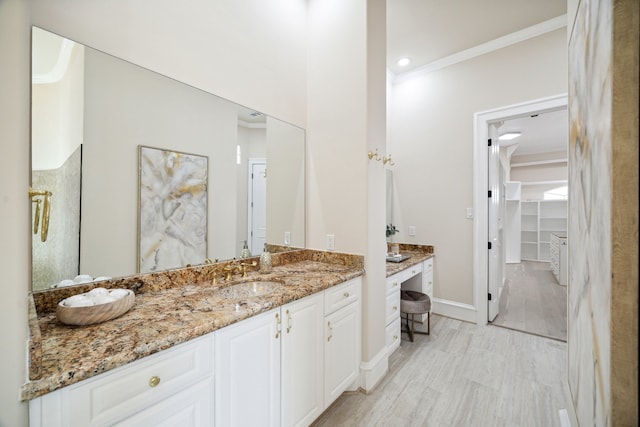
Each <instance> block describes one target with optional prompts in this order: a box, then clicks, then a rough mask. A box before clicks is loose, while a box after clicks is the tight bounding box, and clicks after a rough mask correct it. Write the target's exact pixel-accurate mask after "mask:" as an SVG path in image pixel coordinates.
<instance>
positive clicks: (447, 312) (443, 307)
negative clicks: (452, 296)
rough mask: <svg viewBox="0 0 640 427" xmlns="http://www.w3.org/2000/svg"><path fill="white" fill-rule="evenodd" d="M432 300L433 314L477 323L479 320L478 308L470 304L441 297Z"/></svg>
mask: <svg viewBox="0 0 640 427" xmlns="http://www.w3.org/2000/svg"><path fill="white" fill-rule="evenodd" d="M432 302H433V305H432V309H431V313H433V314H439V315H441V316H446V317H451V318H452V319H458V320H462V321H465V322H471V323H476V322H477V320H478V310H477V309H476V308H475V307H474V306H472V305H470V304H463V303H459V302H456V301H451V300H446V299H441V298H434V299H433V301H432Z"/></svg>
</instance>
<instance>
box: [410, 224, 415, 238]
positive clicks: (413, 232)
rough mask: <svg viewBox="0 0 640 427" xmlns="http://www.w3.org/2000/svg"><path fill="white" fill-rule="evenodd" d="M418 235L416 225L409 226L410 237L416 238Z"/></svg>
mask: <svg viewBox="0 0 640 427" xmlns="http://www.w3.org/2000/svg"><path fill="white" fill-rule="evenodd" d="M415 235H416V226H415V225H410V226H409V236H415Z"/></svg>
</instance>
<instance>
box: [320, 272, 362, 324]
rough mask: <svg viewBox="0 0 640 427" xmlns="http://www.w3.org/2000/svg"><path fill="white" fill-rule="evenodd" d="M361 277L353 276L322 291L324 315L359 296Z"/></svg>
mask: <svg viewBox="0 0 640 427" xmlns="http://www.w3.org/2000/svg"><path fill="white" fill-rule="evenodd" d="M360 282H361V279H360V278H359V277H358V278H355V279H351V280H349V281H348V282H345V283H343V284H341V285H336V286H334V287H332V288H329V289H327V290H325V291H324V314H325V316H326V315H328V314H331V313H333V312H334V311H336V310H338V309H340V308H342V307H344V306H347V305H349V304H351V303H352V302H356V301H357V300H358V299H359V298H360Z"/></svg>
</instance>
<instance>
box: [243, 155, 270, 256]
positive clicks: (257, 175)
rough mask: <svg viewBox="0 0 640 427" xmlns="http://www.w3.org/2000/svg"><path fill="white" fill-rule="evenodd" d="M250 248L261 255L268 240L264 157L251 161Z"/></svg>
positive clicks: (255, 253) (252, 251)
mask: <svg viewBox="0 0 640 427" xmlns="http://www.w3.org/2000/svg"><path fill="white" fill-rule="evenodd" d="M249 164H250V168H249V215H248V217H249V233H248V235H249V242H248V245H249V250H250V251H251V254H252V255H260V253H262V250H263V248H264V244H265V242H266V241H267V163H266V161H265V160H264V159H255V160H254V159H252V160H250V162H249Z"/></svg>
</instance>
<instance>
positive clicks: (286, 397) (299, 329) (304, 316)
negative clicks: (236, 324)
mask: <svg viewBox="0 0 640 427" xmlns="http://www.w3.org/2000/svg"><path fill="white" fill-rule="evenodd" d="M323 302H324V295H323V293H322V292H320V293H318V294H316V295H312V296H309V297H306V298H303V299H301V300H299V301H295V302H292V303H290V304H287V305H285V306H283V307H282V310H281V315H282V348H281V356H282V425H283V426H307V425H309V424H311V422H312V421H313V420H315V419H316V418H317V417H318V416H319V415H320V414H321V413H322V410H323V409H324V408H323V406H322V391H323V389H322V369H323V365H322V349H323V339H324V334H323V328H322V323H323V320H324V308H323V307H324V304H323Z"/></svg>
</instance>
